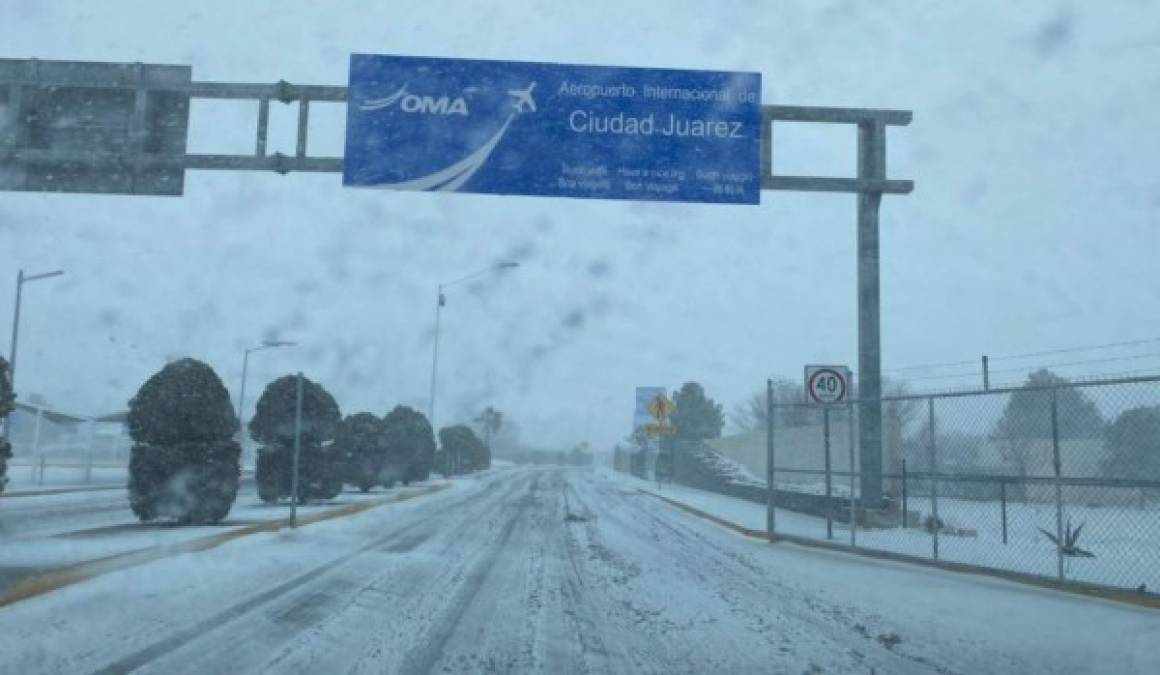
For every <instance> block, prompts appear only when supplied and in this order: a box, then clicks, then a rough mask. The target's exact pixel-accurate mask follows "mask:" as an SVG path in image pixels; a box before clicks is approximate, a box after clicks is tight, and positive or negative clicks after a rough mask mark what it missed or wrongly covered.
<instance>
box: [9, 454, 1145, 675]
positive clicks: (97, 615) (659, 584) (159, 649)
mask: <svg viewBox="0 0 1160 675" xmlns="http://www.w3.org/2000/svg"><path fill="white" fill-rule="evenodd" d="M1158 641H1160V615H1158V614H1157V613H1155V612H1150V611H1145V610H1137V609H1133V608H1128V607H1121V606H1116V605H1111V604H1108V603H1102V602H1093V601H1086V600H1081V599H1076V598H1072V597H1069V596H1065V595H1060V594H1055V593H1050V592H1045V591H1040V590H1034V589H1026V588H1022V587H1018V586H1015V585H1012V584H1008V583H1005V582H998V581H989V580H985V579H976V578H973V577H962V576H959V575H955V574H950V573H946V572H942V571H938V570H927V569H915V568H913V567H909V566H906V565H900V564H894V563H883V562H877V561H867V560H864V559H859V558H855V557H851V556H846V555H843V554H833V553H827V552H817V551H811V550H803V549H799V548H797V547H794V546H790V545H783V544H779V545H776V546H770V545H769V544H766V543H763V542H759V541H754V540H750V539H746V538H744V537H741V536H739V535H736V534H734V533H732V532H729V531H726V530H723V529H721V528H719V527H717V526H715V525H712V524H709V523H707V522H705V521H702V520H700V519H698V518H696V517H694V516H691V515H688V514H685V513H683V512H681V511H678V510H676V509H673V508H672V507H670V506H668V505H666V504H664V503H663V502H661V501H659V500H657V499H656V498H654V497H651V496H649V495H645V494H641V493H640V492H637V491H636V490H634V489H632V487H631V486H630V485H628V484H626V483H624V482H619V481H616V480H614V479H611V478H609V477H606V476H602V475H601V474H599V473H595V472H592V471H588V470H575V469H556V468H534V469H532V468H529V469H512V470H507V471H497V472H494V473H492V474H490V475H487V476H483V477H473V478H468V479H462V480H457V481H456V484H455V486H454V487H453V488H452V489H450V490H447V491H444V492H441V493H437V494H432V495H427V496H424V497H421V498H418V499H415V500H413V501H408V502H401V503H398V504H391V505H388V506H384V507H380V508H376V509H372V510H370V511H367V512H365V513H362V514H359V515H357V516H354V517H351V518H348V519H343V520H338V521H331V522H327V523H320V524H318V525H313V526H310V527H306V528H302V529H300V530H298V531H293V532H290V531H283V532H280V533H272V534H259V535H255V536H252V537H247V538H245V539H243V540H240V541H236V542H233V543H230V544H227V545H224V546H221V547H220V548H217V549H213V550H211V551H205V552H201V553H196V554H188V555H182V556H178V557H176V558H172V559H167V560H161V561H157V562H154V563H150V564H148V565H145V566H142V567H139V568H134V569H131V570H126V571H123V572H116V573H112V574H108V575H106V576H103V577H100V578H97V579H94V580H91V581H89V582H86V583H83V584H79V585H77V586H73V587H70V588H66V589H63V590H61V591H57V592H55V593H51V594H49V595H46V596H42V597H39V598H35V599H32V600H27V601H24V602H21V603H18V604H16V605H12V606H10V607H8V608H5V609H2V610H0V654H3V655H4V658H3V659H2V660H0V672H4V673H8V672H12V673H35V672H50V673H55V672H61V673H64V672H69V673H72V672H107V673H113V672H116V673H120V672H127V671H132V670H137V669H140V670H141V671H142V672H156V673H206V672H213V673H234V672H247V673H249V672H266V671H269V672H361V673H386V672H403V673H429V672H436V673H443V672H503V673H506V672H545V673H583V672H602V673H603V672H607V673H628V672H651V673H660V672H664V673H686V672H687V673H770V672H774V673H776V672H787V673H801V672H834V673H850V672H855V673H868V672H872V671H875V672H878V673H909V672H944V673H955V672H961V673H980V672H988V673H1002V672H1012V673H1015V672H1018V673H1036V672H1045V673H1046V672H1051V673H1063V672H1116V673H1131V672H1141V673H1144V672H1148V673H1151V672H1160V661H1158V660H1157V659H1158V658H1160V657H1158V656H1157V655H1156V652H1155V649H1154V647H1153V646H1154V645H1155V644H1157V643H1158Z"/></svg>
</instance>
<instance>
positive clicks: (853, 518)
mask: <svg viewBox="0 0 1160 675" xmlns="http://www.w3.org/2000/svg"><path fill="white" fill-rule="evenodd" d="M849 407H850V410H849V415H848V416H847V420H846V439H847V441H848V443H849V446H850V548H855V547H857V546H858V500H857V497H856V496H855V493H854V490H855V486H854V478H855V475H856V471H855V469H854V402H853V401H851V402H850V406H849Z"/></svg>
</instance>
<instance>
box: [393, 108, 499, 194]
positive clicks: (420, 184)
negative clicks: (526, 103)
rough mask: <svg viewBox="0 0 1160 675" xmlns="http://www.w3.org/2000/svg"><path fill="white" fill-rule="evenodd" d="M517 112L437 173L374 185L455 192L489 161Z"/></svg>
mask: <svg viewBox="0 0 1160 675" xmlns="http://www.w3.org/2000/svg"><path fill="white" fill-rule="evenodd" d="M515 117H516V115H515V113H512V114H510V115H508V118H507V120H506V121H504V123H503V126H502V127H500V128H499V131H497V132H495V133H494V134H492V137H491V138H489V139H488V141H487V142H486V143H484V144H483V145H481V146H479V148H478V149H476V150H475V151H474V152H472V153H471V154H470V155H468V156H466V157H464V158H463V159H461V160H459V161H458V162H456V163H454V164H452V165H451V166H449V167H447V168H445V169H440V170H439V171H436V172H435V173H431V174H427V175H426V176H420V177H418V178H412V179H411V180H405V181H401V182H399V183H382V184H380V185H375V186H374V187H377V188H381V189H384V190H438V191H440V192H455V191H457V190H458V189H459V188H461V187H463V185H464V184H465V183H466V182H467V181H469V180H471V177H472V176H474V175H475V172H476V171H479V168H480V167H482V166H483V165H484V163H485V162H487V159H488V157H490V156H491V153H492V152H493V151H495V146H497V145H499V142H500V139H502V138H503V135H504V134H505V133H507V130H508V127H509V126H511V123H512V120H513V119H515Z"/></svg>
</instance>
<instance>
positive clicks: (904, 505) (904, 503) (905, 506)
mask: <svg viewBox="0 0 1160 675" xmlns="http://www.w3.org/2000/svg"><path fill="white" fill-rule="evenodd" d="M908 505H909V504H908V502H907V500H906V458H903V460H902V529H904V530H905V529H906V527H907V525H908V523H907V522H906V514H907V513H908V512H909V511H910V509H909V508H908Z"/></svg>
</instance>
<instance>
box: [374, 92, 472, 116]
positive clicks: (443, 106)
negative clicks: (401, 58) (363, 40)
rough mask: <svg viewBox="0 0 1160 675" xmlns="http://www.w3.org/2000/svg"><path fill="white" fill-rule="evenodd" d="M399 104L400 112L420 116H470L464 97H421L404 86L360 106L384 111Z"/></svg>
mask: <svg viewBox="0 0 1160 675" xmlns="http://www.w3.org/2000/svg"><path fill="white" fill-rule="evenodd" d="M395 104H398V105H399V110H402V111H403V112H405V113H415V114H419V115H464V116H466V115H467V114H468V110H467V101H466V100H464V98H463V97H462V96H457V97H454V98H452V97H451V96H419V95H418V94H412V93H411V92H409V91H407V85H405V84H404V85H403V86H401V87H399V88H398V90H396V91H395V93H393V94H391V95H390V96H387V97H385V98H379V99H374V100H370V101H366V102H364V103H363V104H362V105H361V106H359V107H360V108H361V109H363V110H367V111H370V110H383V109H384V108H390V107H391V106H393V105H395Z"/></svg>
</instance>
